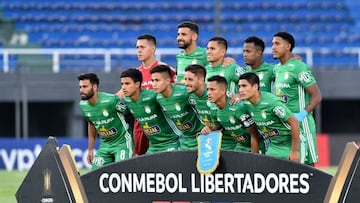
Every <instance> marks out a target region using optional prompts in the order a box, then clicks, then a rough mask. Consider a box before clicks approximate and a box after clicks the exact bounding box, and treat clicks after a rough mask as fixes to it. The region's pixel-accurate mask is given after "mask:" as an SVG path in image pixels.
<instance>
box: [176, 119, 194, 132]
mask: <svg viewBox="0 0 360 203" xmlns="http://www.w3.org/2000/svg"><path fill="white" fill-rule="evenodd" d="M176 126H177V127H178V128H179V130H181V131H187V130H190V129H191V128H192V127H193V124H192V123H191V122H190V121H186V122H185V123H181V122H180V121H179V120H178V121H177V122H176Z"/></svg>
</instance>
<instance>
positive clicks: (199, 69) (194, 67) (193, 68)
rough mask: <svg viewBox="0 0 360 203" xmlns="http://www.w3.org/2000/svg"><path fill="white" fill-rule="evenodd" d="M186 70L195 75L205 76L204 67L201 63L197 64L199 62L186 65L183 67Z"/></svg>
mask: <svg viewBox="0 0 360 203" xmlns="http://www.w3.org/2000/svg"><path fill="white" fill-rule="evenodd" d="M186 71H189V72H192V73H194V74H195V75H196V76H197V77H198V76H201V77H204V78H206V69H205V68H204V66H202V65H199V64H191V65H188V66H186V68H185V72H186Z"/></svg>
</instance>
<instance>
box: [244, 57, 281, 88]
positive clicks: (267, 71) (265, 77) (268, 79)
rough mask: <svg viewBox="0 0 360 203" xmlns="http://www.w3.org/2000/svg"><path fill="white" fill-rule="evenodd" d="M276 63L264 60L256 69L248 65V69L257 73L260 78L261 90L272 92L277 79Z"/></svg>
mask: <svg viewBox="0 0 360 203" xmlns="http://www.w3.org/2000/svg"><path fill="white" fill-rule="evenodd" d="M274 67H275V65H274V64H270V63H266V62H263V63H262V64H261V65H260V66H259V67H257V68H256V69H255V70H254V69H252V68H251V67H250V66H247V68H246V70H247V71H250V72H253V73H255V74H256V75H257V76H259V79H260V91H262V92H271V91H272V84H273V82H274V81H275V74H274Z"/></svg>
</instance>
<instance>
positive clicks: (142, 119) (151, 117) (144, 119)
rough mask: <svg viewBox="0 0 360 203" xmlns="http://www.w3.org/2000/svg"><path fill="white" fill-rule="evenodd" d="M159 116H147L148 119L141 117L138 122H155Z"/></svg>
mask: <svg viewBox="0 0 360 203" xmlns="http://www.w3.org/2000/svg"><path fill="white" fill-rule="evenodd" d="M157 117H158V116H157V115H156V114H153V115H151V116H146V117H141V118H138V120H139V121H140V122H145V121H151V120H154V119H156V118H157Z"/></svg>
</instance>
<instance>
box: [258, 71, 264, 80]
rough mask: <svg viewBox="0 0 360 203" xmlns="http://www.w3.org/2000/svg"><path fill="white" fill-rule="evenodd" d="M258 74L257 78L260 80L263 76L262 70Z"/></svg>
mask: <svg viewBox="0 0 360 203" xmlns="http://www.w3.org/2000/svg"><path fill="white" fill-rule="evenodd" d="M258 76H259V80H262V79H263V78H264V72H259V74H258Z"/></svg>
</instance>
